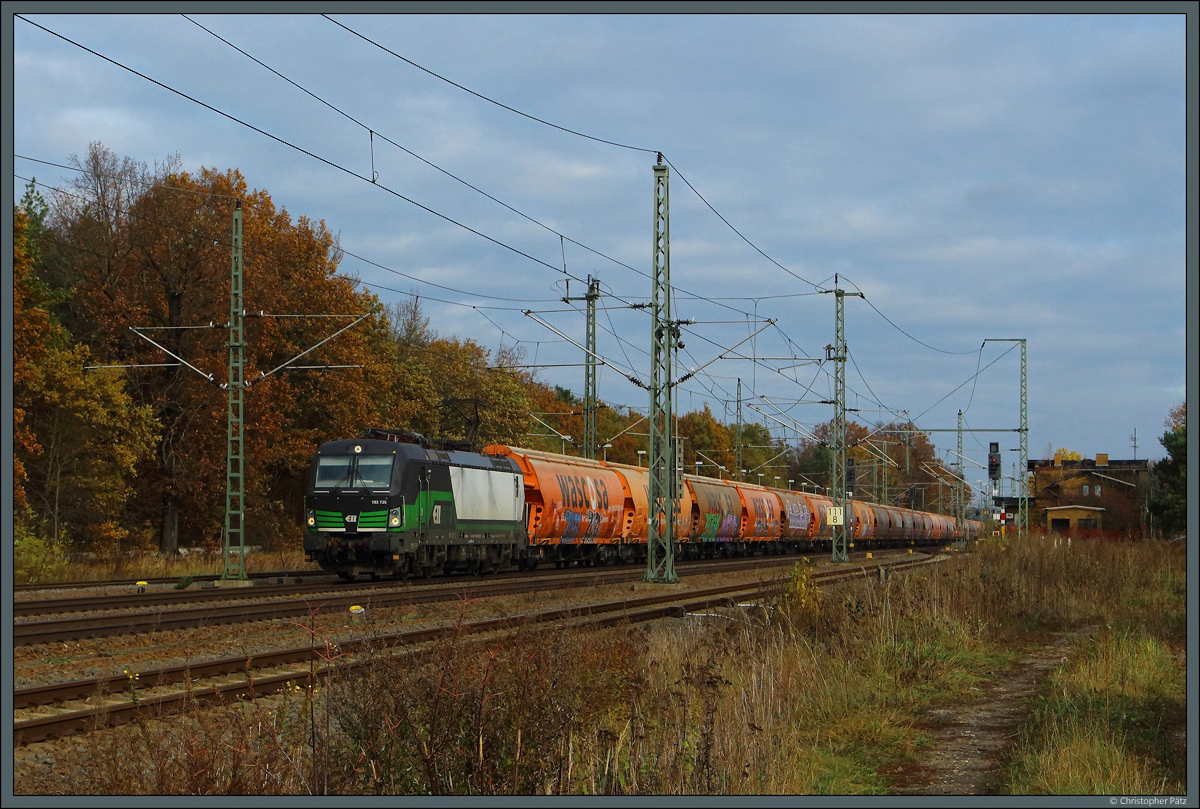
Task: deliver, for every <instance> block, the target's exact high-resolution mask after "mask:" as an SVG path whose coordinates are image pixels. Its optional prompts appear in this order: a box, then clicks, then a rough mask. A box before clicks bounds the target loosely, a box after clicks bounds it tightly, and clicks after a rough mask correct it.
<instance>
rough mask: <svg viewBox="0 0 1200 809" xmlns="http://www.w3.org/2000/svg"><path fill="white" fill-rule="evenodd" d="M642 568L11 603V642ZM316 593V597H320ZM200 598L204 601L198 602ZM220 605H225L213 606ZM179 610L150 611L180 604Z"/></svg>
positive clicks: (613, 579) (290, 614) (696, 567)
mask: <svg viewBox="0 0 1200 809" xmlns="http://www.w3.org/2000/svg"><path fill="white" fill-rule="evenodd" d="M795 562H796V557H789V556H777V557H746V558H741V559H729V560H720V561H715V562H714V561H703V562H696V561H693V562H684V563H681V564H680V565H679V566H678V567H679V569H680V570H686V571H687V572H688V574H689V575H704V574H708V573H724V572H731V571H737V570H744V569H745V568H746V567H756V568H763V567H766V568H771V567H775V566H781V565H783V566H790V565H792V564H794V563H795ZM643 575H644V571H643V570H642V569H641V568H635V567H618V568H603V569H600V568H587V569H585V570H574V571H571V572H564V571H561V570H546V571H544V572H542V573H540V574H539V573H534V574H528V573H526V574H520V573H506V574H502V575H500V576H498V577H491V578H487V579H474V578H470V579H468V578H454V577H452V578H450V579H445V578H439V579H436V580H430V581H420V582H416V581H414V582H405V583H400V582H396V583H391V582H388V583H385V582H383V581H368V582H345V583H337V582H332V581H329V580H328V578H327V579H326V580H324V581H321V582H314V583H305V584H279V585H258V586H255V587H252V588H236V589H221V590H217V589H213V590H205V591H193V592H191V593H189V592H187V591H160V592H153V593H151V592H147V593H132V594H131V593H121V594H116V595H113V594H109V595H98V596H86V597H75V598H58V599H38V600H34V601H20V602H15V603H14V604H13V614H14V618H21V619H22V620H15V621H14V624H13V645H14V646H30V645H35V644H40V643H55V642H62V641H69V640H80V639H84V638H97V637H109V636H113V635H130V634H139V633H146V632H155V631H163V630H172V629H189V628H196V627H201V626H212V625H215V624H229V623H238V622H251V621H263V620H271V619H277V618H296V617H298V616H307V615H310V614H316V613H321V612H325V613H328V612H330V611H334V610H344V609H347V608H349V607H350V606H353V605H355V604H361V603H363V602H366V601H369V602H370V604H371V605H372V606H373V607H397V606H407V605H411V604H419V603H428V602H431V601H445V600H448V599H451V598H457V597H460V595H462V594H468V595H470V596H471V597H478V598H485V597H494V596H497V595H507V594H511V593H518V592H523V591H525V590H528V589H531V586H530V584H529V582H530V580H531V579H532V580H534V581H538V582H541V583H540V584H538V585H536V586H538V587H555V588H560V587H574V588H578V587H588V586H593V585H596V584H613V583H621V582H630V581H639V580H641V578H642V577H643ZM314 596H315V597H314ZM196 602H203V603H202V604H201V605H199V606H188V605H195V604H196ZM214 602H219V603H214ZM176 605H181V606H180V607H179V608H177V609H147V608H151V607H160V608H165V607H174V606H176ZM85 611H105V612H106V613H107V614H103V615H83V616H79V615H76V616H69V617H65V618H45V619H39V618H31V617H30V616H37V615H45V614H53V615H58V614H62V613H65V612H85Z"/></svg>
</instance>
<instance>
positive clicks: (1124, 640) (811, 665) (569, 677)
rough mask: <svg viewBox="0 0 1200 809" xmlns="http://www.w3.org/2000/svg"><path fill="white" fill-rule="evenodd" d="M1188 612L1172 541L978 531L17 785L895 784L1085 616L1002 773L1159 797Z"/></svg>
mask: <svg viewBox="0 0 1200 809" xmlns="http://www.w3.org/2000/svg"><path fill="white" fill-rule="evenodd" d="M1183 613H1184V556H1183V553H1182V552H1181V551H1180V550H1179V549H1178V548H1177V546H1172V545H1170V544H1167V543H1160V542H1140V543H1112V542H1106V541H1093V542H1084V543H1081V542H1076V543H1074V544H1073V545H1068V544H1067V543H1066V542H1057V543H1056V542H1055V540H1053V539H1046V538H1039V537H1034V538H1031V539H1030V540H1028V541H1027V542H1025V543H1023V544H1022V545H1021V546H1015V545H1009V546H1007V547H1002V546H999V545H994V544H992V543H980V544H979V545H978V546H977V547H976V549H975V552H973V553H970V554H963V555H959V556H957V557H955V558H954V559H953V560H951V561H950V562H948V563H947V564H945V565H943V566H941V567H939V568H937V569H936V570H934V571H933V572H931V573H924V574H920V575H905V576H900V575H894V576H892V577H890V578H889V579H887V580H885V581H880V580H878V579H875V578H871V579H866V580H863V581H862V582H860V583H858V584H855V585H843V586H842V587H841V588H840V589H838V590H836V591H818V590H817V589H816V588H815V587H814V586H813V584H812V581H811V579H810V577H809V574H808V569H807V567H806V566H805V565H804V564H799V565H797V566H796V567H795V568H794V569H793V571H792V575H791V576H790V577H789V579H788V581H787V583H786V585H785V587H783V588H781V592H780V595H779V597H778V598H777V599H776V600H774V601H772V602H771V603H765V604H761V605H758V606H756V607H753V608H743V609H737V610H730V611H729V612H728V613H726V614H724V615H719V616H712V617H703V618H701V617H696V618H689V619H686V620H684V621H682V622H679V623H677V624H676V625H674V626H670V627H662V626H657V627H654V628H639V627H624V628H621V629H616V630H608V631H604V632H588V633H584V632H579V631H573V630H558V631H553V632H548V633H547V632H536V631H533V630H523V631H520V632H517V633H516V634H515V635H512V636H510V637H507V638H505V639H503V640H488V641H479V640H475V639H472V638H470V637H467V636H458V637H454V638H452V639H450V640H448V641H446V642H444V643H441V644H439V645H438V646H437V647H436V648H435V649H434V650H432V651H431V652H430V653H429V654H428V655H427V656H426V657H424V658H423V662H421V663H419V664H418V663H416V662H414V660H412V659H411V658H403V657H395V656H389V655H387V654H384V653H382V652H380V653H378V654H377V656H376V658H375V659H373V660H372V665H370V666H368V667H367V668H366V669H365V672H366V673H365V674H361V675H360V674H357V673H353V674H352V673H351V672H350V671H349V669H347V668H346V667H345V666H339V665H338V664H339V662H340V660H339V658H338V657H337V653H336V651H330V652H327V653H325V654H326V656H327V657H328V658H329V662H330V663H332V664H334V669H335V675H334V676H333V677H332V678H331V679H330V680H328V681H325V682H323V683H322V684H320V685H318V686H317V687H316V688H313V689H311V690H310V689H293V690H291V691H289V692H287V693H285V694H283V695H280V696H278V697H275V698H272V699H261V700H258V701H255V702H252V703H245V704H239V705H230V706H227V707H226V708H225V709H224V710H221V711H215V712H214V711H212V710H209V709H206V710H199V709H197V710H195V711H191V712H189V713H188V714H187V715H185V716H182V717H179V718H171V719H169V720H164V721H146V722H143V723H142V724H140V725H138V726H137V727H136V729H135V730H132V731H130V730H128V729H125V730H122V729H120V728H114V729H109V730H105V731H103V732H102V733H100V734H97V735H95V736H94V737H93V738H95V739H96V740H97V741H98V742H99V743H98V744H91V745H88V746H87V747H86V748H85V749H83V750H81V751H80V752H79V753H78V754H77V755H75V756H73V757H72V760H73V763H74V767H75V769H68V770H65V771H62V772H61V773H60V776H59V777H60V778H62V779H64V780H58V781H55V780H20V781H19V782H18V783H17V791H18V792H19V793H22V794H29V793H42V792H47V793H55V792H57V793H61V792H64V791H69V792H73V793H74V792H83V793H118V794H146V793H149V794H166V793H183V794H238V793H249V794H347V795H374V794H411V795H512V794H517V795H545V794H555V795H599V794H604V795H638V794H654V795H685V794H687V795H697V794H746V795H761V794H886V793H887V792H888V788H889V784H888V780H887V776H886V773H887V772H888V771H890V770H892V769H894V768H895V767H897V766H898V765H902V764H904V763H906V762H912V761H914V760H915V759H916V758H917V756H918V755H919V754H920V751H921V750H922V746H923V745H924V744H926V742H927V740H926V739H925V738H924V737H923V735H922V733H921V731H920V730H919V729H918V727H917V720H918V719H919V717H920V716H921V715H922V712H923V711H924V710H926V709H928V708H930V707H934V706H942V705H946V704H952V703H956V702H959V701H961V700H962V699H963V698H964V696H966V695H967V694H968V690H969V689H970V688H971V687H972V686H974V685H977V684H979V683H980V682H981V681H982V680H983V679H984V678H986V677H987V676H989V672H996V671H1001V670H1003V669H1004V667H1005V666H1006V665H1007V664H1008V663H1009V662H1011V661H1012V660H1013V659H1014V658H1015V657H1016V656H1017V655H1018V654H1019V653H1021V652H1022V651H1023V650H1024V649H1025V646H1026V644H1027V643H1028V642H1029V639H1030V638H1031V637H1033V638H1039V637H1041V636H1042V635H1043V633H1044V632H1045V631H1046V630H1050V629H1062V628H1068V627H1080V626H1087V625H1095V626H1097V627H1101V629H1099V630H1098V631H1096V632H1094V633H1092V634H1091V635H1086V636H1085V637H1084V640H1083V641H1082V642H1081V643H1080V644H1079V645H1078V646H1077V648H1076V649H1074V650H1073V651H1072V653H1071V656H1070V662H1069V663H1068V664H1067V665H1066V666H1064V667H1063V668H1061V669H1060V670H1059V671H1058V672H1057V673H1056V674H1055V675H1054V677H1053V678H1052V680H1051V681H1050V683H1049V685H1048V687H1047V689H1046V691H1045V694H1044V695H1043V697H1042V698H1041V699H1039V701H1038V702H1037V704H1036V705H1035V706H1034V710H1033V712H1032V714H1031V717H1030V719H1029V722H1028V723H1027V725H1026V726H1025V727H1024V728H1023V730H1022V733H1021V738H1020V742H1019V744H1018V746H1017V748H1016V749H1014V751H1013V754H1012V757H1011V759H1012V760H1011V772H1012V778H1011V780H1010V781H1009V784H1008V786H1009V789H1010V790H1011V791H1012V792H1033V793H1063V792H1082V793H1095V792H1100V793H1106V792H1109V791H1112V792H1117V793H1122V794H1131V793H1142V792H1146V793H1167V794H1171V793H1175V792H1178V791H1180V790H1181V789H1182V786H1183V781H1182V768H1183V766H1184V765H1183V758H1184V756H1183V752H1184V748H1183V747H1182V745H1183V736H1182V734H1181V733H1180V734H1178V736H1176V735H1175V734H1174V733H1173V732H1172V730H1171V729H1172V728H1173V727H1176V726H1177V724H1178V723H1179V722H1182V716H1183V691H1184V689H1183V680H1182V677H1183V674H1182V667H1181V665H1180V663H1179V661H1178V660H1176V658H1175V656H1174V654H1173V653H1172V651H1171V650H1172V649H1173V648H1174V645H1177V644H1179V643H1180V642H1181V640H1182V638H1183V631H1184V615H1183ZM1030 633H1032V635H1031V634H1030ZM314 644H315V645H316V646H318V647H320V648H324V644H323V640H322V639H320V638H316V637H314ZM330 648H331V649H332V647H330ZM164 750H168V751H172V752H171V754H170V755H163V751H164ZM1125 772H1128V773H1129V774H1128V775H1125V774H1123V773H1125ZM1068 773H1070V774H1071V775H1072V776H1073V777H1074V779H1075V780H1072V781H1069V782H1068V781H1065V780H1063V778H1064V776H1065V775H1066V774H1068ZM1056 777H1057V778H1056Z"/></svg>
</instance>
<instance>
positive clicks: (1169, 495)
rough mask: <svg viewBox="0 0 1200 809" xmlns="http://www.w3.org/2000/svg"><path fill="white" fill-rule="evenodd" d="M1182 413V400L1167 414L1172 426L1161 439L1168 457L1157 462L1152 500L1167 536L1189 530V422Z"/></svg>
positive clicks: (1153, 508)
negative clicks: (1155, 483) (1156, 489)
mask: <svg viewBox="0 0 1200 809" xmlns="http://www.w3.org/2000/svg"><path fill="white" fill-rule="evenodd" d="M1183 415H1184V404H1183V403H1181V404H1180V405H1179V406H1178V407H1176V408H1173V409H1172V410H1171V414H1170V415H1169V416H1168V417H1167V426H1168V427H1169V428H1170V429H1168V430H1167V431H1166V432H1165V433H1163V435H1162V438H1160V439H1159V440H1160V441H1161V442H1162V445H1163V447H1164V448H1165V449H1166V450H1167V457H1166V458H1164V459H1163V460H1161V461H1159V462H1158V463H1157V464H1155V465H1154V475H1155V477H1156V478H1157V481H1158V492H1157V493H1156V495H1155V496H1154V498H1153V500H1152V501H1151V503H1150V513H1151V514H1153V515H1154V518H1155V520H1156V522H1157V524H1158V530H1159V531H1160V532H1162V534H1163V535H1164V536H1175V535H1177V534H1182V533H1183V532H1184V531H1185V530H1186V529H1187V423H1186V422H1185V421H1184V418H1183Z"/></svg>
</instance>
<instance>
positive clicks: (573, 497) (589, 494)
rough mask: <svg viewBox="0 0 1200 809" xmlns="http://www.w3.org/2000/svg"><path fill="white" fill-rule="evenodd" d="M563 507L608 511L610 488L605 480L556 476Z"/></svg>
mask: <svg viewBox="0 0 1200 809" xmlns="http://www.w3.org/2000/svg"><path fill="white" fill-rule="evenodd" d="M554 477H555V479H556V480H557V481H558V490H559V491H560V492H562V498H563V505H564V506H565V507H566V508H570V509H578V510H581V511H582V510H599V511H608V487H607V486H605V485H604V481H603V480H596V479H594V478H588V477H583V476H581V475H555V476H554Z"/></svg>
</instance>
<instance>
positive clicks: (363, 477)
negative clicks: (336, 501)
mask: <svg viewBox="0 0 1200 809" xmlns="http://www.w3.org/2000/svg"><path fill="white" fill-rule="evenodd" d="M391 478H392V456H391V455H341V456H324V455H323V456H321V457H320V458H318V459H317V481H316V486H317V488H319V489H362V488H370V489H386V488H388V486H389V484H390V483H391Z"/></svg>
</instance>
